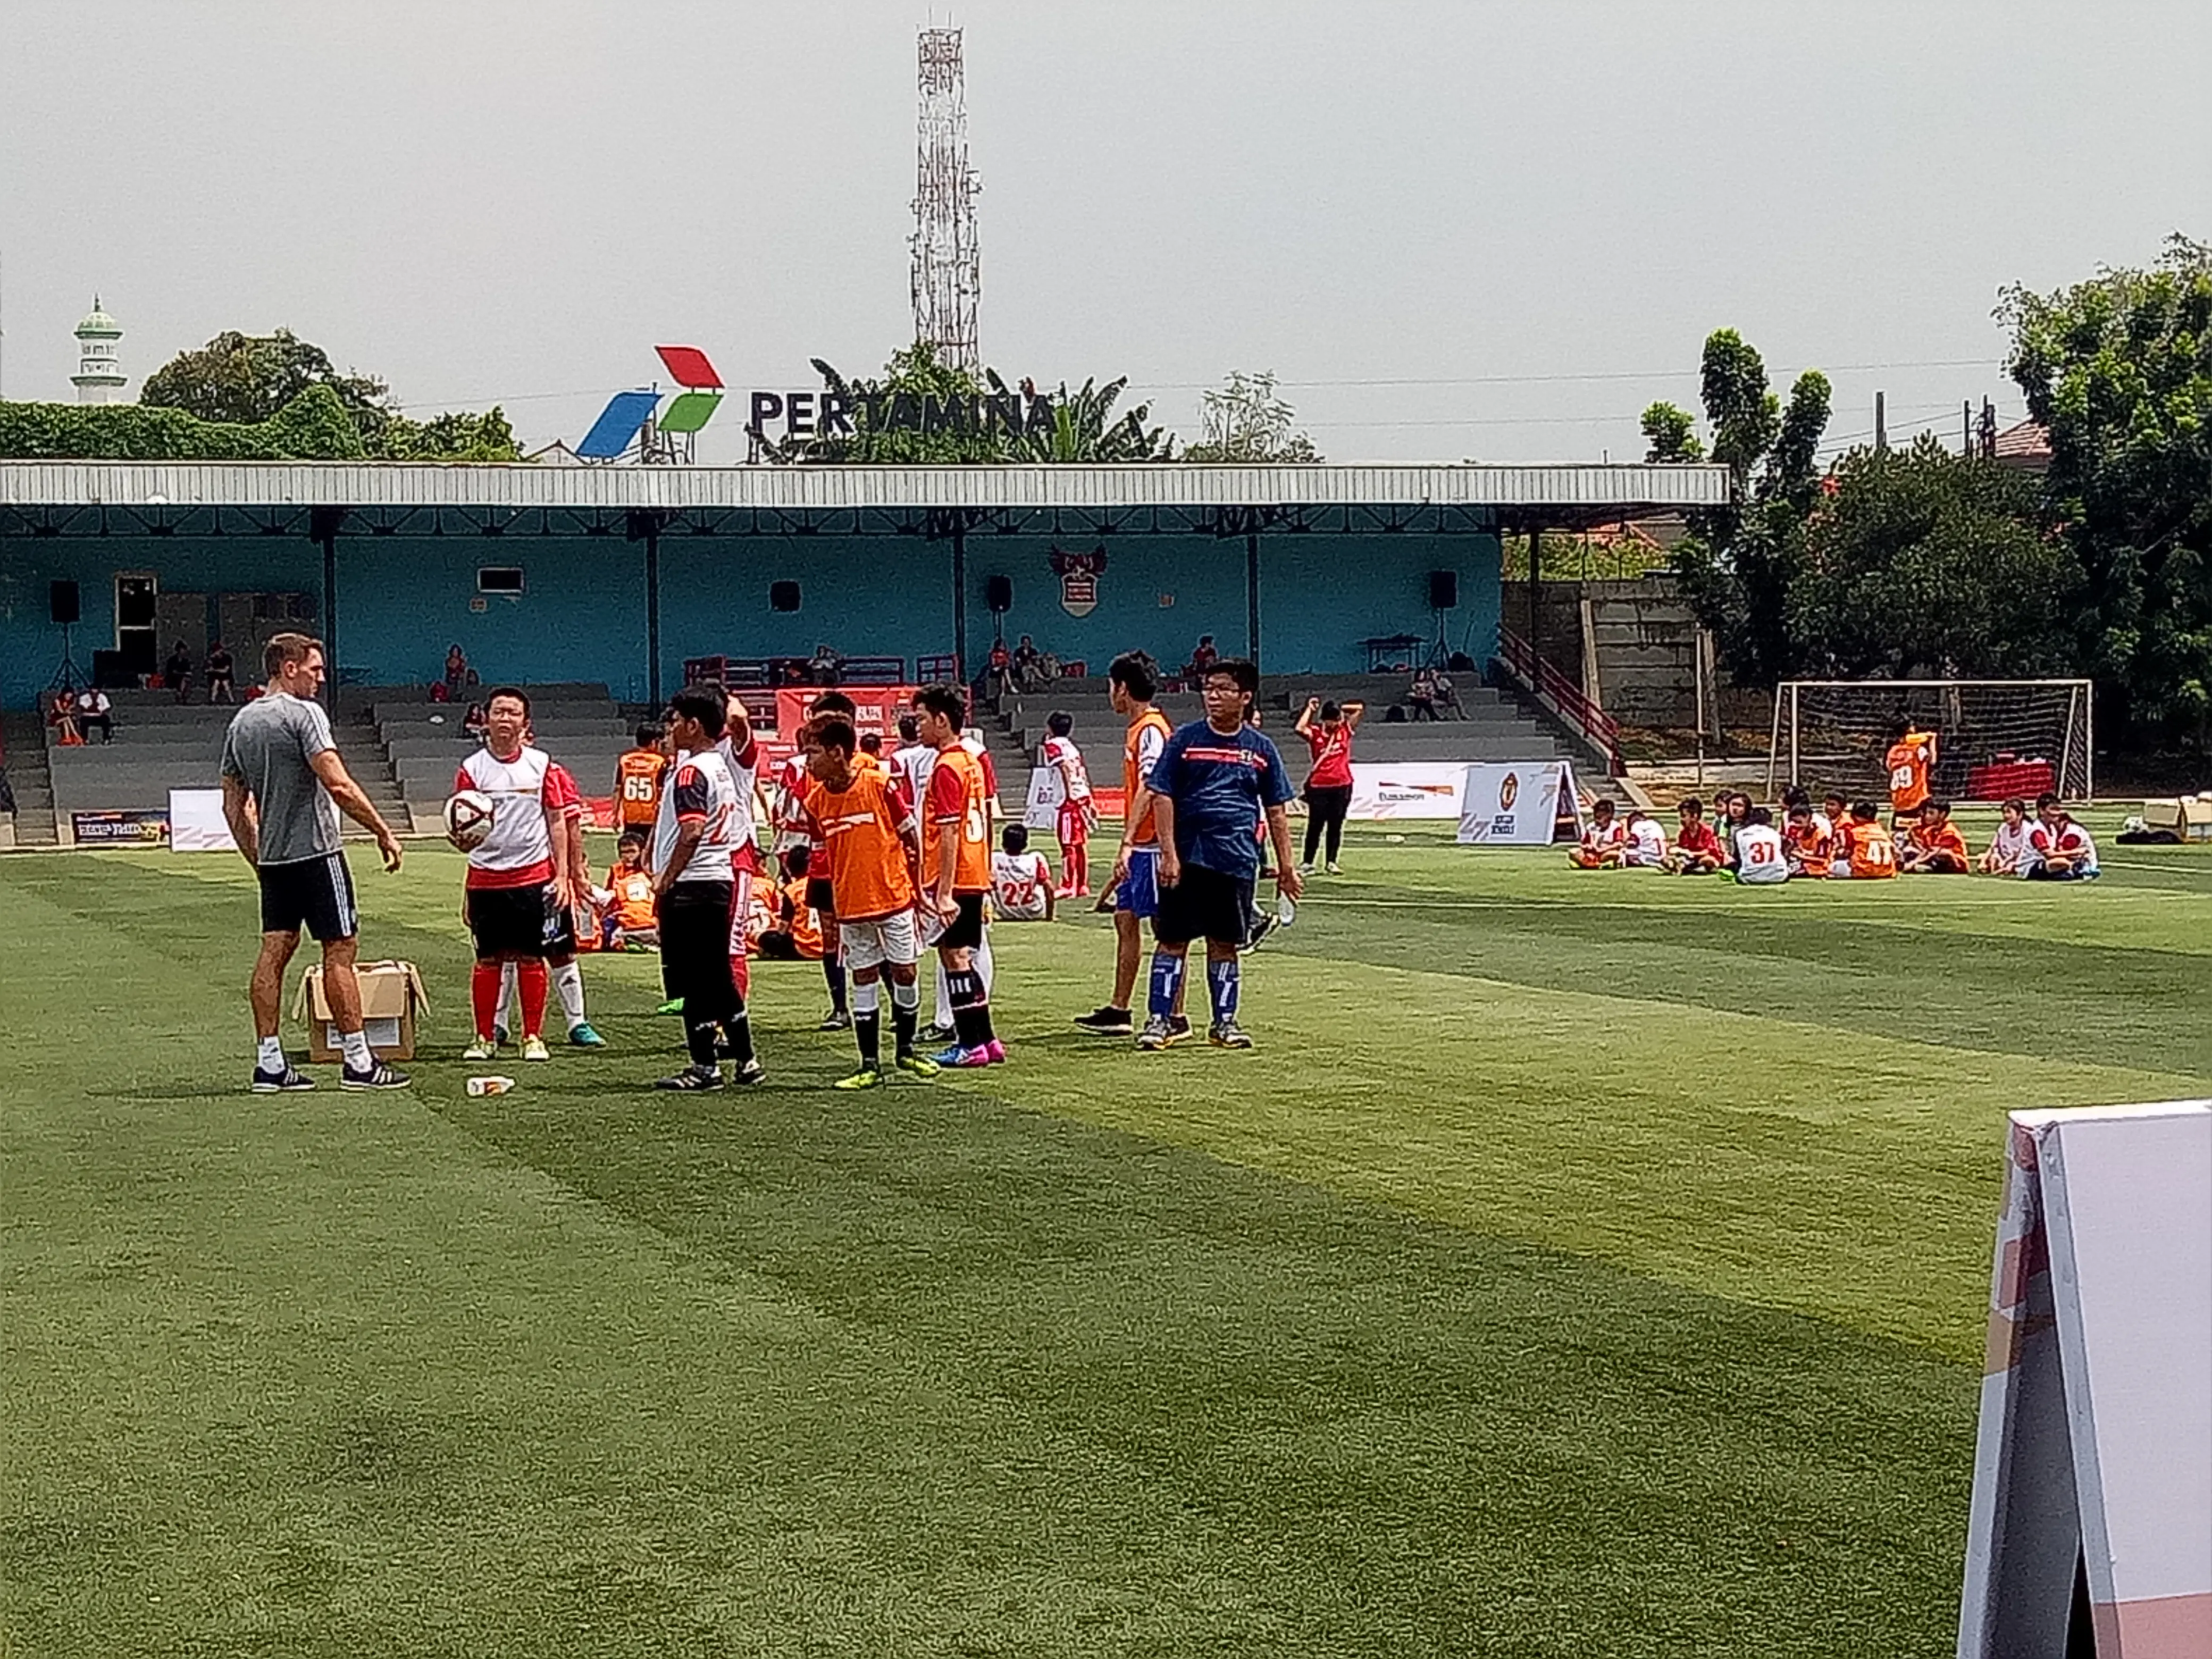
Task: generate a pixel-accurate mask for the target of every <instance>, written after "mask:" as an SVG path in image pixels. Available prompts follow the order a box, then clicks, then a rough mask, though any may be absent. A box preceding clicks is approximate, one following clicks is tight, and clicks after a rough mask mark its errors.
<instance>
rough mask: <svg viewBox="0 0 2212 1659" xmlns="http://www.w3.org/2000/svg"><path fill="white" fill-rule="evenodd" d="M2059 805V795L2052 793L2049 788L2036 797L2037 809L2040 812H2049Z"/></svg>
mask: <svg viewBox="0 0 2212 1659" xmlns="http://www.w3.org/2000/svg"><path fill="white" fill-rule="evenodd" d="M2056 805H2058V797H2057V796H2056V795H2054V794H2052V793H2051V792H2050V791H2049V790H2048V789H2046V790H2045V791H2044V792H2043V793H2041V794H2039V795H2038V796H2037V797H2036V798H2035V810H2036V811H2039V812H2047V811H2050V810H2051V808H2052V807H2054V806H2056Z"/></svg>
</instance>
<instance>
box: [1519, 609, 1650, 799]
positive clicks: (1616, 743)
mask: <svg viewBox="0 0 2212 1659" xmlns="http://www.w3.org/2000/svg"><path fill="white" fill-rule="evenodd" d="M1498 661H1499V662H1501V663H1503V664H1504V665H1505V671H1506V672H1508V673H1509V674H1510V675H1512V676H1513V678H1515V679H1516V680H1518V681H1520V682H1521V684H1522V685H1524V686H1526V687H1527V688H1528V690H1529V691H1530V692H1531V693H1533V694H1534V696H1535V699H1536V701H1537V702H1540V703H1541V704H1542V705H1543V706H1544V707H1545V708H1548V709H1549V710H1551V712H1552V713H1553V714H1557V715H1558V716H1559V718H1560V719H1561V720H1564V721H1565V722H1566V723H1567V725H1568V726H1570V727H1571V729H1572V730H1574V731H1576V732H1579V733H1581V734H1582V737H1583V740H1584V741H1585V742H1587V743H1588V744H1589V745H1590V746H1591V747H1592V748H1594V749H1595V750H1597V751H1598V753H1599V754H1601V755H1602V756H1604V757H1605V763H1606V771H1607V774H1608V775H1612V776H1614V777H1618V776H1619V775H1620V771H1621V763H1620V722H1619V721H1617V720H1614V719H1613V716H1612V715H1610V714H1607V713H1606V712H1605V710H1604V709H1602V708H1599V707H1598V706H1597V704H1595V702H1591V701H1590V700H1589V698H1588V697H1586V696H1583V688H1582V686H1581V685H1580V684H1578V683H1577V681H1574V680H1571V679H1570V678H1567V676H1566V675H1565V673H1564V672H1563V671H1560V670H1559V669H1558V668H1556V667H1554V666H1553V665H1552V664H1550V663H1548V662H1547V661H1545V660H1544V659H1542V658H1541V657H1540V656H1538V655H1537V654H1536V653H1535V652H1534V649H1532V648H1531V647H1530V646H1529V644H1528V641H1526V640H1524V639H1522V637H1521V636H1520V635H1518V634H1516V633H1515V632H1514V631H1513V630H1512V629H1510V628H1505V627H1503V626H1501V627H1500V628H1499V629H1498Z"/></svg>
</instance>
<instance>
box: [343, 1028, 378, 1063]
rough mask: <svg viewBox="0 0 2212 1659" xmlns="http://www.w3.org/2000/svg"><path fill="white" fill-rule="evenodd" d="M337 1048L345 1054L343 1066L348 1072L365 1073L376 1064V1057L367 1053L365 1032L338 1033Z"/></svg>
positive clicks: (366, 1034)
mask: <svg viewBox="0 0 2212 1659" xmlns="http://www.w3.org/2000/svg"><path fill="white" fill-rule="evenodd" d="M338 1047H339V1048H341V1049H343V1050H344V1052H345V1066H346V1070H348V1071H349V1072H365V1071H367V1070H368V1068H369V1067H370V1066H374V1065H375V1064H376V1056H375V1055H374V1054H371V1053H369V1051H368V1032H366V1031H340V1032H339V1033H338Z"/></svg>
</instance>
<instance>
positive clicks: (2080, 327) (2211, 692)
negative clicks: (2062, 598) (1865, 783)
mask: <svg viewBox="0 0 2212 1659" xmlns="http://www.w3.org/2000/svg"><path fill="white" fill-rule="evenodd" d="M1997 315H1998V317H1999V318H2000V319H2002V320H2003V321H2004V322H2006V323H2007V324H2008V325H2010V327H2011V329H2012V332H2013V348H2012V356H2011V362H2010V365H2009V367H2010V369H2011V373H2012V377H2013V379H2014V380H2015V382H2016V383H2017V384H2018V385H2019V386H2020V389H2021V392H2024V393H2026V394H2027V410H2028V414H2029V415H2030V416H2032V417H2033V419H2034V420H2036V421H2037V422H2039V423H2040V424H2041V425H2042V426H2043V427H2044V428H2045V429H2046V430H2047V431H2048V432H2049V434H2050V436H2051V467H2050V471H2048V472H2047V473H2046V474H2045V479H2044V486H2045V495H2046V500H2047V507H2048V511H2049V512H2050V513H2051V519H2052V521H2053V522H2054V523H2055V524H2057V525H2058V526H2061V527H2062V529H2063V534H2064V536H2065V538H2066V539H2067V541H2068V543H2069V544H2070V545H2071V547H2072V548H2073V550H2074V552H2075V556H2076V558H2077V559H2078V560H2079V562H2080V565H2081V574H2082V582H2081V595H2080V603H2079V606H2078V610H2077V611H2076V617H2077V625H2078V629H2079V632H2080V637H2081V653H2082V658H2083V662H2084V666H2085V667H2086V668H2087V671H2090V672H2092V673H2093V674H2095V675H2096V676H2097V678H2098V679H2099V682H2100V691H2102V692H2105V693H2106V695H2107V696H2112V699H2113V702H2114V703H2116V704H2117V708H2116V712H2117V713H2118V714H2119V715H2120V717H2121V718H2122V719H2123V720H2126V721H2128V722H2130V724H2131V725H2132V726H2133V727H2134V729H2135V735H2136V737H2137V738H2139V739H2141V740H2143V741H2148V742H2176V743H2179V744H2183V745H2185V746H2186V747H2188V748H2191V749H2193V750H2196V751H2197V752H2198V753H2200V754H2202V753H2203V752H2204V751H2206V750H2212V246H2207V245H2206V244H2204V243H2203V242H2197V241H2192V240H2190V239H2189V238H2187V237H2185V236H2182V235H2180V234H2176V235H2174V236H2173V237H2172V238H2171V239H2170V240H2168V242H2167V244H2166V251H2165V252H2164V254H2163V255H2162V256H2161V257H2160V259H2159V260H2158V261H2157V262H2156V264H2154V265H2153V266H2152V267H2151V268H2150V269H2149V270H2103V271H2100V273H2099V274H2098V275H2097V276H2093V277H2092V278H2090V279H2089V280H2088V281H2087V282H2082V283H2075V284H2074V285H2073V286H2071V287H2069V288H2064V289H2060V290H2058V291H2057V293H2055V294H2050V295H2036V294H2031V293H2029V292H2027V290H2026V289H2022V288H2017V287H2015V288H2013V289H2008V290H2007V291H2006V292H2005V293H2004V295H2002V301H2001V303H2000V305H1999V306H1998V308H1997ZM2102 702H2103V700H2102V699H2101V698H2100V705H2101V704H2102ZM2101 712H2102V708H2101V707H2100V713H2101Z"/></svg>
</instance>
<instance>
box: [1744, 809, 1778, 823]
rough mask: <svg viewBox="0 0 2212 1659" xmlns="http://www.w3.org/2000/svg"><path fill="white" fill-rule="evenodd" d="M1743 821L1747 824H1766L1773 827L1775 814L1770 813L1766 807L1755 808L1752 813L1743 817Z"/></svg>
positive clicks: (1749, 812) (1747, 813)
mask: <svg viewBox="0 0 2212 1659" xmlns="http://www.w3.org/2000/svg"><path fill="white" fill-rule="evenodd" d="M1743 821H1744V822H1745V823H1764V824H1770V825H1771V823H1773V822H1774V814H1773V813H1771V812H1770V811H1767V810H1766V809H1765V807H1764V806H1754V807H1753V808H1752V809H1751V811H1748V812H1746V813H1745V814H1744V815H1743Z"/></svg>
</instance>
